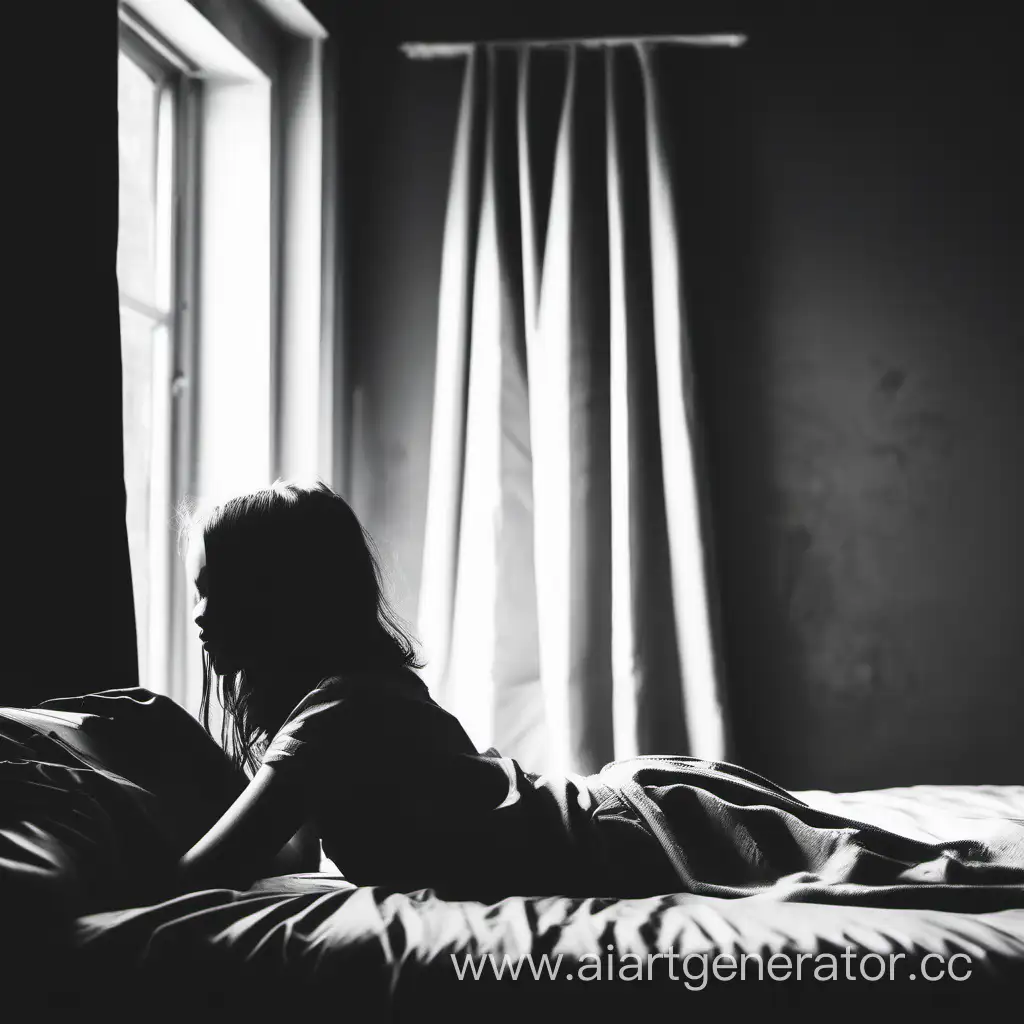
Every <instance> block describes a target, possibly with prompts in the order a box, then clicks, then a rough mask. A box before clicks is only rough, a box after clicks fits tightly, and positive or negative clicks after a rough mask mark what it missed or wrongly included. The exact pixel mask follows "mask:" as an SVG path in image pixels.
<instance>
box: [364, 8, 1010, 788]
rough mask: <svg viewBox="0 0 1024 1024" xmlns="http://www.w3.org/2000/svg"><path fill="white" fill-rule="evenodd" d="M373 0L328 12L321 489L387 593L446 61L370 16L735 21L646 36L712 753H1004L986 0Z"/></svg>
mask: <svg viewBox="0 0 1024 1024" xmlns="http://www.w3.org/2000/svg"><path fill="white" fill-rule="evenodd" d="M376 6H377V7H378V8H379V7H380V5H379V4H378V5H376ZM384 6H385V7H386V8H387V9H388V10H389V11H391V15H392V16H391V17H390V19H389V22H388V24H389V26H390V29H389V30H390V32H391V35H390V36H386V35H384V34H383V32H382V29H380V28H379V27H378V28H372V27H371V26H370V25H369V24H368V23H363V22H361V21H360V20H359V11H360V5H355V7H354V11H355V14H354V15H353V14H352V10H353V9H352V8H350V9H349V16H350V17H351V18H353V19H354V20H350V21H348V22H346V23H345V32H344V46H345V48H346V57H345V60H344V64H345V69H346V70H345V72H344V74H345V75H346V76H347V85H346V96H347V108H346V109H347V113H346V117H345V128H344V132H345V135H344V144H345V152H346V153H347V154H348V157H347V159H346V167H347V170H346V175H347V181H348V205H347V209H348V214H347V216H348V218H349V222H348V231H347V238H348V244H349V257H348V276H347V278H346V288H345V290H346V296H347V297H346V309H347V317H348V321H347V330H348V337H349V339H350V343H351V356H350V358H351V365H350V367H349V376H350V380H351V382H352V386H353V388H354V389H355V392H356V395H357V401H356V402H355V404H354V411H355V420H354V423H353V440H352V444H353V449H352V459H351V467H352V475H351V486H350V493H351V496H352V499H353V502H354V504H355V505H356V508H357V511H358V512H359V513H360V514H361V515H362V516H363V518H364V519H365V521H366V523H367V525H368V527H369V528H370V530H371V531H372V532H373V533H374V534H375V535H376V536H377V537H378V539H379V540H380V541H381V542H382V546H384V548H385V550H386V551H387V552H388V553H389V555H390V558H391V561H392V564H393V565H394V566H396V567H397V569H398V580H397V596H398V600H399V605H400V607H401V608H402V610H403V611H405V612H406V613H407V614H409V615H412V614H413V613H414V611H415V603H416V590H417V587H418V582H419V564H420V557H421V549H422V538H423V515H424V511H425V503H426V489H425V487H426V474H427V468H428V466H427V463H428V457H429V425H430V405H431V396H432V388H433V358H434V332H435V325H436V314H437V301H436V287H437V282H438V275H439V270H440V261H439V257H440V244H439V241H440V231H441V228H442V223H443V214H444V203H445V194H446V187H447V174H448V167H449V161H450V147H451V140H452V134H453V131H454V118H455V109H456V104H457V99H458V91H459V85H460V73H459V68H458V66H457V65H456V64H455V63H450V62H432V63H429V64H422V63H417V64H413V63H409V62H406V61H404V60H402V59H401V58H398V57H396V56H395V48H394V43H395V42H397V40H398V39H400V38H404V39H431V38H432V39H466V38H474V37H476V38H481V37H491V38H492V37H497V36H529V35H562V34H566V35H578V34H601V33H613V32H614V33H617V32H623V33H629V32H649V31H650V32H653V31H662V32H665V31H672V32H685V31H704V30H723V29H727V30H732V29H744V30H746V31H747V32H749V34H750V42H749V44H748V46H747V47H746V48H745V49H744V50H742V51H739V52H729V53H708V52H701V53H697V52H693V51H685V52H679V53H678V54H676V55H674V56H672V57H671V58H670V59H668V60H666V61H665V62H664V69H665V78H664V89H665V102H666V108H667V110H668V111H669V112H670V118H671V120H672V124H673V132H672V136H673V137H672V143H673V146H674V149H675V154H676V158H677V166H678V167H679V168H680V182H679V190H680V191H679V198H680V220H681V226H682V231H683V236H684V240H685V245H686V251H685V256H686V261H687V275H688V276H687V280H688V288H689V292H690V300H691V305H692V314H693V323H694V336H695V343H696V346H697V352H696V361H697V369H698V372H699V397H700V400H701V403H702V408H703V415H704V421H705V424H706V433H707V457H708V475H709V486H710V489H711V493H712V499H713V506H714V510H715V543H716V552H717V560H718V565H719V576H720V589H721V617H722V628H723V639H724V644H725V651H726V667H727V671H728V676H729V686H730V690H731V694H732V700H733V718H734V723H735V727H736V734H737V751H736V758H737V760H739V761H741V762H743V763H745V764H747V765H749V766H750V767H752V768H755V769H757V770H759V771H762V772H764V773H766V774H768V775H770V776H773V777H775V778H777V779H778V780H779V781H780V782H782V783H784V784H786V785H789V786H793V787H800V786H822V787H833V788H858V787H871V786H884V785H894V784H903V783H916V782H930V783H943V782H965V783H983V782H1021V781H1022V780H1024V770H1022V766H1024V760H1022V757H1021V745H1020V739H1019V737H1020V734H1021V727H1022V725H1024V639H1022V638H1024V628H1022V627H1024V616H1022V611H1021V609H1022V603H1021V600H1020V598H1019V595H1018V586H1019V584H1018V576H1019V575H1020V567H1022V566H1024V550H1022V547H1024V543H1022V540H1021V530H1020V524H1021V523H1024V481H1022V475H1024V474H1022V473H1021V467H1022V466H1024V441H1022V439H1024V402H1022V401H1021V399H1020V394H1021V388H1022V385H1024V365H1022V355H1021V352H1022V343H1024V339H1022V337H1021V326H1020V324H1021V318H1020V315H1019V312H1018V306H1017V293H1018V291H1019V283H1020V281H1021V280H1022V273H1021V271H1022V260H1021V253H1020V238H1021V231H1020V228H1021V221H1020V216H1019V212H1020V209H1019V201H1018V193H1019V191H1020V187H1021V186H1020V181H1021V178H1022V175H1021V167H1020V161H1019V159H1018V158H1017V157H1016V156H1014V155H1013V150H1014V149H1015V148H1016V142H1015V138H1014V136H1015V135H1016V134H1017V131H1016V129H1015V128H1014V126H1015V125H1019V113H1018V110H1017V106H1016V102H1017V101H1016V96H1017V94H1018V93H1019V82H1014V81H1012V80H1011V76H1012V74H1013V72H1012V68H1013V66H1014V59H1013V54H1011V53H1010V33H1009V27H1008V26H1007V25H1003V26H1000V24H999V23H998V21H997V20H996V18H995V17H994V16H993V15H992V14H991V13H990V11H994V10H995V7H991V8H987V7H986V6H985V5H984V4H982V5H974V6H972V9H971V12H970V17H964V16H960V17H958V18H957V19H954V18H953V16H952V14H950V15H949V16H948V17H945V18H937V17H936V16H935V14H934V12H933V11H930V10H929V9H928V8H926V7H924V6H922V5H914V4H905V5H902V6H900V7H899V8H898V10H897V11H895V12H894V11H892V10H889V11H887V14H886V19H885V21H884V22H874V23H869V22H866V21H864V20H863V19H859V18H858V16H855V14H854V12H853V11H852V10H851V11H850V14H849V16H848V17H842V16H840V17H837V16H836V9H837V7H838V5H828V6H829V7H830V8H831V10H830V12H829V17H828V18H825V17H824V16H823V14H822V13H820V12H821V8H822V7H823V6H824V5H809V4H798V3H779V2H765V3H762V4H760V5H756V6H754V8H753V13H746V12H745V11H744V10H743V8H742V6H740V5H733V6H731V7H723V6H722V5H714V9H713V10H712V9H711V8H712V5H706V4H705V5H696V6H694V7H690V8H687V13H686V14H685V16H683V15H680V14H676V15H673V17H672V19H671V20H670V21H669V20H667V15H666V14H665V13H664V7H662V8H660V11H659V10H657V9H656V8H655V7H654V6H653V5H649V4H644V3H632V4H629V5H624V6H623V7H620V8H618V9H617V10H616V11H615V12H613V13H612V14H608V13H607V12H605V11H598V10H597V9H596V8H593V7H590V6H588V5H584V4H564V3H563V4H558V3H554V4H548V5H543V6H542V5H536V4H532V5H527V6H526V7H524V6H523V5H507V6H506V5H500V10H498V9H497V8H498V5H494V7H492V6H491V5H488V14H489V17H490V23H488V21H487V20H486V19H485V17H484V15H482V14H481V13H480V9H481V7H482V5H477V6H476V8H473V10H475V11H476V12H477V13H476V15H475V20H471V19H470V18H468V17H467V16H466V15H465V12H462V11H457V10H456V8H455V7H454V6H453V5H450V4H448V5H437V4H435V5H429V4H420V5H418V7H416V6H410V7H406V6H405V5H401V4H396V5H384ZM851 7H852V5H851ZM428 9H429V10H430V11H431V13H430V14H428V13H427V10H428Z"/></svg>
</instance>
